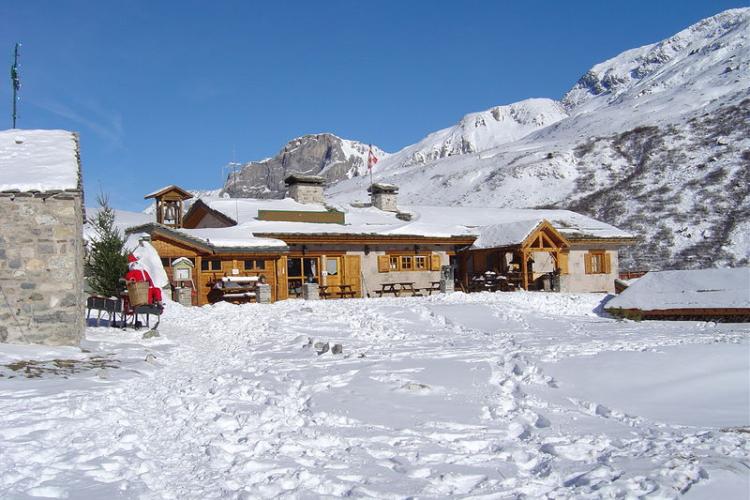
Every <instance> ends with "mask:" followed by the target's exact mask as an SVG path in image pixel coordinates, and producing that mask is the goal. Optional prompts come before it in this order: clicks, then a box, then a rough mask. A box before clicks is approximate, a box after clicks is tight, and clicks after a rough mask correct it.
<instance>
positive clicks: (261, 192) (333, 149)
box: [224, 134, 388, 198]
mask: <svg viewBox="0 0 750 500" xmlns="http://www.w3.org/2000/svg"><path fill="white" fill-rule="evenodd" d="M369 148H370V146H369V145H367V144H363V143H361V142H357V141H350V140H347V139H342V138H340V137H337V136H335V135H333V134H314V135H305V136H302V137H298V138H297V139H293V140H291V141H289V142H288V143H286V144H285V145H284V147H283V148H282V149H281V151H279V153H278V154H277V155H276V156H273V157H271V158H266V159H265V160H261V161H253V162H249V163H245V164H244V165H242V166H241V168H240V170H239V172H237V173H236V174H233V175H230V176H229V178H228V179H227V182H226V184H225V185H224V191H225V192H226V193H228V194H230V195H231V196H236V197H245V198H282V197H283V196H284V190H285V189H284V178H285V177H286V176H287V175H288V174H290V173H292V172H297V173H302V174H310V175H320V176H322V177H324V178H325V179H326V180H328V181H329V182H336V181H340V180H342V179H348V178H352V177H356V176H359V175H362V174H364V173H365V172H366V171H367V154H368V150H369ZM372 149H373V152H374V153H375V154H376V155H377V156H378V157H379V158H385V157H387V156H388V155H387V153H385V152H384V151H383V150H381V149H380V148H378V147H377V146H373V147H372Z"/></svg>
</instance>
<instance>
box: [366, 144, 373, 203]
mask: <svg viewBox="0 0 750 500" xmlns="http://www.w3.org/2000/svg"><path fill="white" fill-rule="evenodd" d="M371 156H372V144H370V150H369V151H368V153H367V170H369V171H370V193H372V161H371V160H370V158H371Z"/></svg>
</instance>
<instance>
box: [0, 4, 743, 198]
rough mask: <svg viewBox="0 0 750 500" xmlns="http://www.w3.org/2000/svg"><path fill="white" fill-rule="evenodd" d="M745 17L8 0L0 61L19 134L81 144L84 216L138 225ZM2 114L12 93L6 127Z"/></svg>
mask: <svg viewBox="0 0 750 500" xmlns="http://www.w3.org/2000/svg"><path fill="white" fill-rule="evenodd" d="M745 5H747V2H746V1H724V0H712V1H689V0H684V1H677V0H675V1H640V0H631V1H629V2H603V1H597V2H588V1H571V2H561V1H554V2H553V1H548V2H544V1H524V2H521V1H519V2H510V1H508V2H501V1H463V2H459V1H458V0H456V1H455V2H447V1H445V2H444V1H433V2H428V1H416V0H415V1H388V2H362V1H319V2H310V1H298V2H292V1H274V2H264V3H262V2H249V1H239V0H238V1H223V2H218V1H217V2H208V1H179V2H177V1H173V2H168V1H119V2H114V1H105V0H99V1H94V0H90V1H66V2H61V1H53V0H49V1H35V0H26V1H11V0H0V51H4V52H5V54H6V55H5V58H4V60H6V61H7V66H8V68H7V69H8V70H9V68H10V61H11V56H12V50H13V44H14V43H15V42H16V41H20V42H21V43H22V48H21V82H22V89H21V101H20V103H19V106H20V116H19V122H18V126H19V128H62V129H68V130H75V131H78V132H80V134H81V156H82V161H83V168H84V172H83V173H84V183H85V189H86V193H87V199H88V203H93V200H94V199H95V197H96V196H95V195H96V193H98V192H99V191H100V190H101V191H103V192H105V193H107V194H108V195H109V196H110V199H111V201H112V203H113V204H114V205H115V206H117V207H118V208H123V209H131V210H140V209H142V208H143V207H144V206H145V205H146V203H145V202H144V201H143V195H144V194H145V193H148V192H150V191H152V190H153V189H155V188H158V187H160V186H162V185H166V184H171V183H176V184H180V185H182V186H183V187H186V188H190V189H192V188H215V187H219V186H220V185H221V182H222V179H221V171H222V166H223V165H225V164H226V163H227V162H229V161H232V160H233V159H235V160H236V161H243V162H244V161H249V160H256V159H261V158H264V157H267V156H271V155H274V154H276V152H278V150H279V149H280V148H281V147H282V145H283V144H284V143H285V142H286V141H288V140H290V139H292V138H294V137H297V136H300V135H303V134H308V133H316V132H333V133H335V134H337V135H339V136H341V137H345V138H348V139H356V140H360V141H363V142H371V143H374V144H377V145H379V146H380V147H382V148H383V149H385V150H386V151H392V152H393V151H397V150H398V149H400V148H402V147H404V146H406V145H408V144H411V143H413V142H416V141H417V140H419V139H421V138H422V137H424V136H425V135H426V134H427V133H429V132H432V131H435V130H437V129H440V128H444V127H447V126H450V125H452V124H453V123H455V122H456V121H457V120H458V119H460V118H461V116H463V115H464V114H466V113H469V112H472V111H479V110H482V109H486V108H489V107H491V106H495V105H499V104H507V103H511V102H514V101H518V100H521V99H525V98H528V97H552V98H559V97H561V96H562V94H564V93H565V91H567V90H568V89H569V88H570V87H571V86H572V85H573V84H574V83H575V82H576V80H577V79H578V78H579V77H580V76H581V75H582V74H583V73H584V72H585V71H586V70H587V69H588V68H589V67H591V66H592V65H594V64H596V63H598V62H601V61H602V60H605V59H608V58H610V57H613V56H615V55H617V54H618V53H620V52H622V51H623V50H626V49H629V48H633V47H638V46H641V45H645V44H648V43H653V42H655V41H658V40H661V39H663V38H666V37H668V36H670V35H672V34H674V33H675V32H677V31H679V30H680V29H683V28H685V27H687V26H689V25H690V24H692V23H694V22H696V21H698V20H700V19H702V18H704V17H708V16H710V15H713V14H716V13H718V12H720V11H722V10H725V9H728V8H732V7H742V6H745ZM0 74H6V75H7V74H8V73H7V71H6V70H2V72H1V73H0ZM10 109H11V96H10V79H9V78H6V80H5V82H4V83H3V84H2V86H0V128H3V129H4V128H10V124H11V122H10V114H11V113H10ZM6 117H7V118H6ZM0 175H1V173H0Z"/></svg>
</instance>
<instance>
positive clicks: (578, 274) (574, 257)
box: [560, 247, 619, 293]
mask: <svg viewBox="0 0 750 500" xmlns="http://www.w3.org/2000/svg"><path fill="white" fill-rule="evenodd" d="M588 251H589V250H587V249H571V251H570V254H569V256H568V274H565V275H562V276H560V291H561V292H569V293H581V292H606V293H615V280H616V279H617V277H618V268H619V262H618V256H617V248H615V247H612V248H607V249H606V252H607V254H609V258H610V262H611V269H610V272H609V273H600V274H586V270H585V266H584V258H585V255H586V253H588Z"/></svg>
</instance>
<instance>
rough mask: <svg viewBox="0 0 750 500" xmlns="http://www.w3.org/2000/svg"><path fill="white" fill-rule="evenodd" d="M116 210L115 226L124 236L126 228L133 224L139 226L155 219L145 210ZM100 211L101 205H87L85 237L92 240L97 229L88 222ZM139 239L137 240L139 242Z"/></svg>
mask: <svg viewBox="0 0 750 500" xmlns="http://www.w3.org/2000/svg"><path fill="white" fill-rule="evenodd" d="M114 210H115V227H116V228H117V229H118V230H119V231H120V236H124V234H125V230H126V229H127V228H129V227H132V226H139V225H141V224H146V223H147V222H152V221H153V220H154V216H153V215H149V214H145V213H143V212H129V211H127V210H118V209H114ZM98 212H99V207H86V224H84V225H83V239H84V240H86V241H91V240H92V239H94V238H95V237H96V231H95V230H94V228H93V227H92V226H91V224H89V223H88V221H89V220H90V219H92V218H95V217H96V214H97V213H98ZM137 241H138V240H135V242H136V243H137Z"/></svg>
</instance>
